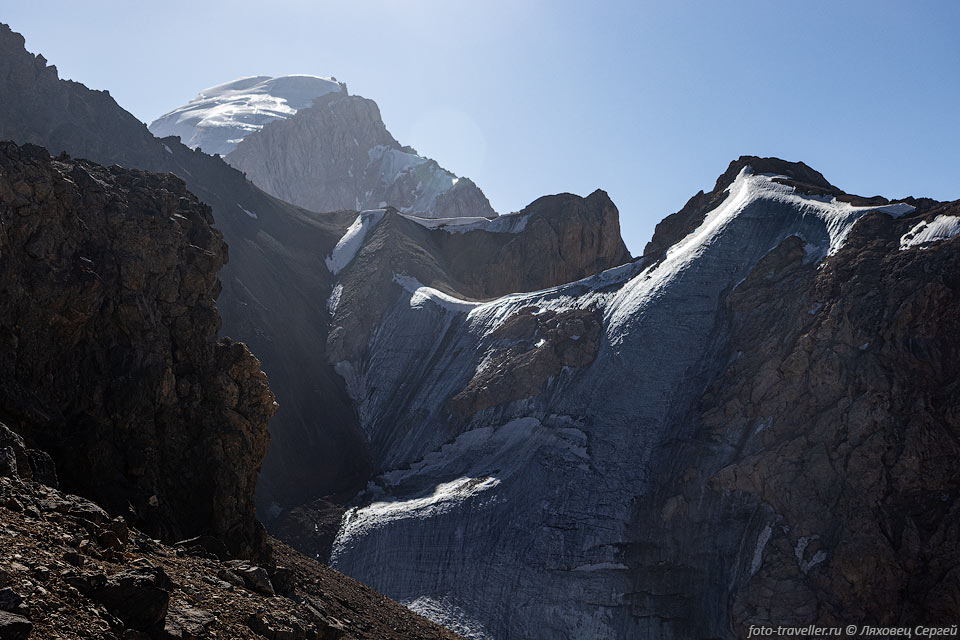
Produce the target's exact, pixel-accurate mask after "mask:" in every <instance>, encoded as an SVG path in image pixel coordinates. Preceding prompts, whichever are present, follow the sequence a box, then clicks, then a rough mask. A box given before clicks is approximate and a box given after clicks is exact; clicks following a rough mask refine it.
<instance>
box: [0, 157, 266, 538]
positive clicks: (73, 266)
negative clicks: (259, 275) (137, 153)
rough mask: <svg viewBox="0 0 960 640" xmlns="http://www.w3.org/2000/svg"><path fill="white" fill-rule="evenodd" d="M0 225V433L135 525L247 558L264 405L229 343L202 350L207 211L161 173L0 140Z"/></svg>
mask: <svg viewBox="0 0 960 640" xmlns="http://www.w3.org/2000/svg"><path fill="white" fill-rule="evenodd" d="M0 220H2V232H0V371H2V376H0V415H2V418H3V420H4V422H6V423H7V424H8V425H9V426H10V427H12V428H14V429H15V430H16V431H17V432H19V433H20V434H21V435H23V436H24V437H25V438H27V440H28V441H30V442H31V443H34V444H35V445H37V446H39V447H40V448H42V449H44V450H46V451H48V452H49V453H50V454H51V455H52V456H53V458H54V460H55V462H56V465H57V471H58V473H59V476H60V481H61V483H62V484H63V486H64V487H66V488H69V489H70V490H71V491H73V492H76V493H81V494H83V495H86V496H90V497H93V498H95V499H96V500H98V501H99V502H101V503H102V504H104V505H105V506H107V507H108V508H109V509H111V510H112V511H115V512H116V513H122V514H124V515H127V516H129V517H131V518H132V519H133V520H134V521H136V522H137V523H139V525H140V526H141V527H143V528H144V529H145V530H147V531H149V532H151V533H153V534H155V535H156V534H159V535H162V536H164V537H166V538H176V539H179V538H184V537H187V536H189V535H195V534H199V533H205V534H211V535H214V536H217V537H219V538H222V539H223V540H224V541H225V542H226V543H227V544H228V545H229V546H230V547H231V550H232V551H233V552H235V553H241V554H245V555H251V554H255V553H257V552H258V551H259V549H260V546H261V529H260V528H259V525H258V524H257V523H256V520H255V517H254V507H253V498H254V489H255V485H256V478H257V473H258V472H259V468H260V462H261V460H262V459H263V456H264V454H265V452H266V448H267V443H268V436H267V430H266V425H267V420H268V419H269V418H270V416H271V415H273V413H274V411H275V408H276V405H275V403H274V398H273V394H272V393H271V392H270V390H269V387H268V386H267V381H266V376H265V375H264V374H263V372H262V371H261V370H260V363H259V362H258V361H257V359H256V358H255V357H253V356H252V355H251V354H250V352H249V351H248V350H247V348H246V346H244V345H243V344H241V343H231V342H230V341H222V342H217V340H216V337H217V332H218V330H219V327H220V321H219V318H218V316H217V310H216V306H215V301H216V296H217V294H218V293H219V291H220V283H219V281H218V279H217V272H218V270H219V269H220V266H221V265H222V264H223V263H224V262H225V260H226V257H227V251H226V246H225V245H224V243H223V241H222V238H221V235H220V233H219V232H218V231H216V230H215V229H213V228H212V226H211V224H212V218H211V216H210V209H209V208H208V207H207V206H206V205H203V204H202V203H200V202H199V201H198V200H197V199H196V197H194V196H193V195H191V194H190V193H189V192H187V190H186V187H185V186H184V184H183V182H182V181H180V180H179V179H177V178H175V177H173V176H170V175H166V176H159V175H155V174H150V173H146V172H142V171H135V170H128V169H122V168H120V167H116V166H114V167H110V168H104V167H100V166H98V165H95V164H93V163H91V162H87V161H82V160H70V159H67V158H65V157H64V158H61V159H57V160H53V159H51V158H50V157H49V155H48V154H47V152H46V151H45V150H44V149H42V148H39V147H35V146H32V145H26V146H24V147H18V146H16V145H14V144H12V143H3V144H2V145H0Z"/></svg>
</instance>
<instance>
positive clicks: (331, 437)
mask: <svg viewBox="0 0 960 640" xmlns="http://www.w3.org/2000/svg"><path fill="white" fill-rule="evenodd" d="M0 94H2V95H3V100H0V140H2V139H10V140H14V141H16V142H19V143H25V142H30V143H34V144H39V145H42V146H44V147H46V148H47V149H48V150H50V152H51V153H53V154H54V155H56V154H59V153H60V152H61V151H66V152H67V153H69V154H71V155H74V156H80V157H84V158H88V159H90V160H93V161H95V162H99V163H101V164H104V165H110V164H114V163H116V164H121V165H123V166H127V167H135V168H139V169H146V170H149V171H156V172H161V173H166V172H169V173H174V174H176V175H178V176H180V177H181V178H182V179H183V180H184V181H185V182H186V184H187V187H188V188H189V189H190V191H191V192H193V193H194V194H196V195H197V196H198V197H199V198H200V199H201V200H202V201H203V202H204V203H206V204H208V205H209V206H210V207H211V209H212V211H213V215H214V218H215V220H216V227H217V229H219V230H220V231H221V232H222V233H223V234H224V237H225V239H226V241H227V243H228V244H229V245H230V253H231V260H230V263H229V264H227V265H226V266H224V268H223V269H222V271H221V274H220V277H221V281H222V285H223V292H222V293H221V295H220V300H219V305H218V306H219V311H220V315H221V317H222V318H223V328H222V330H221V334H222V335H225V336H233V337H235V338H238V339H242V340H243V341H244V342H245V343H247V344H248V345H249V346H250V348H251V349H252V350H253V352H254V353H256V354H257V356H258V358H259V359H260V360H261V362H262V366H263V369H264V371H266V372H267V374H268V375H269V376H270V381H271V388H272V389H273V390H274V392H275V393H276V395H277V401H278V402H279V404H280V408H279V409H278V411H277V414H276V415H275V416H274V418H273V419H272V420H271V422H270V429H271V433H272V435H273V438H272V443H271V446H270V450H269V452H268V455H267V458H266V459H265V461H264V469H263V473H262V474H261V478H260V482H259V484H258V504H259V506H260V512H261V514H262V515H263V516H264V517H266V516H268V515H270V512H271V510H275V509H276V508H277V506H276V505H278V504H279V505H285V506H286V505H295V504H300V503H301V502H304V501H307V500H310V499H313V498H314V497H316V496H317V495H321V494H322V492H324V491H326V490H327V489H328V488H329V487H331V486H333V487H334V490H343V489H344V488H354V487H356V486H362V484H363V483H364V482H365V480H366V474H367V468H368V463H367V461H366V458H365V454H364V444H363V436H362V434H361V433H360V431H359V427H358V425H357V419H356V416H355V413H354V411H353V410H352V408H351V407H350V403H349V399H348V398H347V397H346V393H345V391H344V386H343V382H342V380H341V379H340V377H339V376H338V375H337V374H336V373H335V372H334V371H333V368H332V367H331V366H330V365H329V364H328V363H327V361H326V359H325V358H323V357H318V356H317V354H322V353H323V350H324V348H325V344H326V338H327V324H328V323H327V319H326V318H327V312H326V309H325V299H326V297H327V295H328V294H329V290H330V286H331V276H330V273H329V272H328V271H327V269H326V268H325V267H324V266H323V256H324V255H327V254H328V253H329V252H330V251H331V250H332V249H333V246H334V245H335V244H336V242H337V239H338V238H339V237H340V236H341V235H342V234H343V231H344V229H345V228H346V227H347V226H349V224H350V222H351V221H352V220H353V216H352V215H349V214H347V215H342V216H337V215H329V216H316V215H313V214H310V213H308V212H305V211H303V210H302V209H299V208H297V207H295V206H293V205H290V204H287V203H285V202H282V201H279V200H277V199H275V198H272V197H270V196H268V195H267V194H265V193H263V192H262V191H261V190H259V189H258V188H256V187H255V186H253V185H252V184H251V183H250V182H249V181H247V180H245V179H244V178H243V175H242V174H241V173H240V172H238V171H237V170H235V169H233V168H231V167H230V166H228V165H227V164H226V163H224V162H223V161H222V160H220V159H218V158H213V157H211V156H208V155H206V154H204V153H200V152H196V151H193V150H191V149H189V148H187V147H186V146H184V145H183V144H181V143H180V142H179V141H177V139H176V138H166V139H164V140H159V139H157V138H154V137H153V136H152V135H151V134H150V132H149V131H148V130H147V128H146V127H145V126H144V125H143V123H141V122H139V121H138V120H137V119H136V118H134V117H133V116H131V115H130V114H129V113H127V112H126V111H124V110H123V109H122V108H120V106H118V105H117V104H116V102H115V101H114V100H113V99H112V98H111V97H110V96H109V94H107V93H106V92H99V91H91V90H90V89H87V88H86V87H85V86H83V85H82V84H79V83H77V82H71V81H65V80H60V79H59V78H58V77H57V71H56V68H55V67H52V66H48V65H47V62H46V60H45V59H44V58H43V57H42V56H34V55H32V54H30V53H28V52H27V51H26V50H25V49H24V40H23V37H22V36H21V35H20V34H17V33H14V32H12V31H11V30H10V28H9V27H7V26H6V25H0ZM321 487H322V489H321Z"/></svg>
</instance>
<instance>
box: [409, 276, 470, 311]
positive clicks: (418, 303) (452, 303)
mask: <svg viewBox="0 0 960 640" xmlns="http://www.w3.org/2000/svg"><path fill="white" fill-rule="evenodd" d="M393 281H394V282H396V283H397V284H399V285H400V286H401V287H403V288H404V289H406V290H407V291H409V292H410V293H412V294H413V296H412V297H411V298H410V306H411V307H422V306H423V305H425V304H427V303H432V304H435V305H438V306H440V307H443V308H444V309H448V310H450V311H456V312H458V313H463V312H469V311H472V310H473V309H475V308H477V307H479V306H480V305H481V304H482V303H480V302H469V301H467V300H461V299H460V298H454V297H453V296H451V295H447V294H446V293H443V292H442V291H438V290H436V289H434V288H432V287H425V286H424V285H423V284H421V282H420V281H419V280H417V279H416V278H413V277H411V276H402V275H395V276H393Z"/></svg>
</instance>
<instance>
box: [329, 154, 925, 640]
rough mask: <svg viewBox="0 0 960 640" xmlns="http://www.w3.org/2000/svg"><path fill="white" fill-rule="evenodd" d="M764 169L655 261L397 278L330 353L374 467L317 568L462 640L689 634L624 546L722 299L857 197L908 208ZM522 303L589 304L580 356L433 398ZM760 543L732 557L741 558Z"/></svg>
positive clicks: (848, 213) (838, 220)
mask: <svg viewBox="0 0 960 640" xmlns="http://www.w3.org/2000/svg"><path fill="white" fill-rule="evenodd" d="M777 178H778V176H774V175H754V174H753V173H752V172H751V171H750V170H749V168H744V169H743V170H742V171H741V172H740V173H739V175H738V176H737V177H736V179H735V180H734V181H733V183H732V184H730V185H729V189H728V192H729V193H728V195H727V196H726V198H725V200H723V202H722V203H721V204H720V205H719V206H718V207H716V208H715V209H714V210H713V211H711V212H709V213H708V214H707V215H706V217H705V219H704V220H703V222H702V223H701V224H700V225H699V227H698V228H697V229H696V230H694V231H693V232H692V233H690V234H689V235H687V236H686V237H685V238H684V239H683V240H681V241H680V242H678V243H676V244H675V245H674V246H673V247H671V248H670V250H669V251H668V252H667V253H666V256H665V257H664V258H663V259H662V260H661V261H659V262H657V263H654V264H649V265H647V264H643V262H642V261H638V262H634V263H632V264H627V265H624V266H621V267H618V268H616V269H612V270H609V271H606V272H602V273H599V274H597V275H595V276H592V277H589V278H586V279H584V280H580V281H577V282H573V283H569V284H565V285H560V286H557V287H553V288H551V289H547V290H543V291H537V292H532V293H523V294H512V295H507V296H504V297H501V298H497V299H495V300H490V301H486V302H478V301H469V300H458V299H456V298H455V297H453V296H451V295H449V294H443V293H441V292H439V291H436V290H435V289H431V288H429V287H424V286H423V285H422V284H420V283H419V282H417V281H415V280H413V279H411V278H409V277H408V276H406V275H405V274H402V273H398V274H396V276H395V279H394V282H395V283H396V284H397V285H398V286H397V296H398V297H397V300H396V302H395V303H394V304H393V306H392V307H391V308H390V309H389V311H388V312H387V314H386V315H385V316H384V318H383V321H382V322H381V323H380V324H379V325H378V326H377V327H376V329H375V330H374V331H373V332H372V334H371V335H370V340H369V344H368V347H367V351H366V353H365V354H364V355H363V357H362V358H360V359H359V360H357V361H350V362H346V361H344V362H339V363H337V364H336V368H337V371H339V372H340V373H341V374H342V375H344V377H345V379H346V380H347V387H348V390H349V392H350V394H351V396H352V397H353V399H354V401H355V403H356V406H357V408H358V413H359V416H360V421H361V426H362V428H363V430H364V432H365V433H366V436H367V439H368V441H369V446H370V452H371V456H372V458H373V460H374V464H375V465H376V466H377V468H379V469H380V470H381V472H380V473H379V475H377V476H376V477H375V478H374V479H373V480H372V481H371V482H370V483H369V484H368V486H367V488H366V490H365V491H363V492H362V493H361V494H360V495H359V496H358V497H357V498H356V499H355V500H354V502H353V504H352V506H351V508H350V509H349V510H348V511H347V512H346V514H345V515H344V517H343V520H342V522H341V526H340V529H339V532H338V534H337V537H336V540H335V542H334V546H333V551H332V554H331V563H332V566H334V567H335V568H337V569H339V570H340V571H343V572H344V573H346V574H348V575H350V576H352V577H354V578H357V579H359V580H361V581H363V582H365V583H367V584H369V585H371V586H372V587H374V588H375V589H377V590H379V591H381V592H383V593H385V594H387V595H389V596H391V597H393V598H395V599H397V600H399V601H401V602H405V603H408V604H410V605H411V606H413V607H414V608H415V609H416V610H418V611H420V612H421V613H424V614H425V615H428V616H430V617H432V618H434V619H435V620H438V621H440V622H442V623H443V624H446V625H448V626H450V627H451V628H454V629H458V630H461V632H462V633H464V635H466V636H467V637H470V638H478V639H479V638H498V639H501V640H502V639H507V638H600V637H646V636H656V637H666V638H674V637H677V638H679V637H684V633H685V631H683V629H684V628H685V627H683V624H685V623H684V622H683V617H684V616H682V615H678V614H676V612H675V610H674V609H670V610H668V609H667V607H668V605H665V604H662V602H661V601H659V600H657V596H656V594H650V593H646V592H644V591H643V590H642V589H641V590H638V587H637V584H636V578H635V576H636V575H637V572H638V571H642V570H643V567H637V566H635V565H634V560H633V559H632V558H633V557H635V556H632V555H631V552H630V549H631V546H632V545H633V546H635V545H637V544H642V543H643V535H644V528H645V524H644V522H642V521H640V522H638V521H637V519H636V516H637V513H638V508H639V506H638V505H642V504H643V502H644V500H645V499H648V496H649V494H650V492H651V490H652V487H653V480H654V478H653V477H652V476H651V474H652V473H653V470H654V469H656V468H659V467H660V465H661V464H662V463H663V460H662V459H661V458H660V457H661V456H663V455H665V454H664V452H665V451H667V452H668V451H670V447H671V446H672V445H671V443H672V442H673V439H674V438H675V434H677V433H679V432H682V431H683V427H684V424H685V421H687V420H689V419H690V417H689V415H687V414H685V413H684V412H683V410H681V409H678V408H681V407H689V406H691V403H692V402H693V401H694V400H695V399H696V398H697V397H699V395H700V394H701V393H702V391H703V385H704V382H703V381H704V379H705V378H706V377H707V374H708V373H709V372H711V371H716V370H717V369H718V368H719V367H720V366H721V365H722V364H723V363H721V362H719V361H718V354H719V353H720V352H721V349H722V346H723V345H724V344H725V341H726V336H725V333H724V324H723V322H722V321H721V311H722V310H721V307H722V300H723V298H724V296H725V295H726V294H728V293H729V292H730V291H731V290H732V289H733V288H735V287H736V286H737V285H738V284H739V283H740V282H742V281H743V279H744V278H746V276H747V275H748V274H749V273H750V271H751V270H752V269H753V268H754V267H755V266H756V265H757V264H758V262H759V261H760V260H761V259H762V258H763V257H764V256H765V255H766V254H767V253H769V252H770V251H772V250H773V249H775V248H776V247H777V246H778V245H779V244H780V243H781V242H783V241H784V240H786V239H787V238H790V237H791V236H798V237H800V238H801V239H802V240H803V241H804V242H805V243H806V245H807V247H808V251H807V253H808V254H809V256H810V259H811V260H814V259H817V260H819V259H821V258H823V257H824V256H826V255H829V254H831V253H833V252H835V251H837V250H838V248H839V247H841V246H842V244H843V242H844V239H845V238H846V236H847V234H848V233H849V231H850V229H851V228H852V226H853V225H854V224H855V223H856V222H857V220H859V219H860V218H861V217H862V216H863V215H865V214H867V213H868V212H878V211H879V212H881V213H886V214H888V215H892V216H900V215H904V214H906V213H908V212H910V211H912V210H913V208H912V207H911V206H910V205H906V204H894V205H884V206H880V207H857V206H853V205H852V204H850V203H847V202H841V201H838V200H836V199H835V198H832V197H823V196H810V195H804V194H800V193H797V192H796V191H795V189H794V188H793V187H791V186H788V185H786V184H782V183H781V182H780V181H778V179H777ZM530 309H534V313H543V312H546V311H554V312H564V311H570V310H577V309H580V310H585V309H594V310H597V311H598V312H599V314H600V315H601V317H602V325H603V332H602V337H601V340H600V342H599V347H598V352H597V354H596V357H595V359H594V360H593V361H592V362H591V363H590V364H588V365H586V366H583V367H564V368H563V369H562V370H561V371H560V372H559V373H557V374H556V375H554V376H552V377H551V378H550V379H549V380H548V382H547V384H546V387H545V388H544V389H542V390H534V391H532V392H531V394H530V395H529V396H528V397H524V398H522V399H519V400H516V401H513V402H509V403H505V404H501V405H499V406H495V407H491V408H486V409H483V410H481V411H479V412H476V413H474V414H472V415H468V416H466V417H459V418H458V417H456V416H454V415H453V414H452V413H451V410H450V408H449V405H448V399H449V398H451V397H453V396H454V395H455V394H457V393H458V392H460V391H461V390H462V389H464V388H465V385H466V384H467V383H468V381H470V380H471V379H472V378H473V377H474V376H475V375H476V374H477V372H478V371H481V370H482V369H483V368H484V367H488V366H495V365H496V363H495V362H494V361H493V359H492V357H491V354H492V353H493V350H494V349H495V348H496V346H497V344H498V340H500V339H501V338H498V337H497V334H496V332H497V330H498V329H500V328H501V327H503V326H504V325H505V323H506V322H508V320H510V319H511V318H513V317H515V316H516V315H517V314H518V313H521V312H522V311H523V310H530ZM577 337H578V338H579V336H577ZM542 346H543V340H542V339H541V341H539V342H538V343H537V344H536V345H534V346H532V347H531V348H541V347H542ZM769 524H770V523H767V525H769ZM767 525H764V526H755V525H754V526H751V527H745V528H744V531H743V532H741V535H742V537H743V539H744V541H743V543H742V546H746V547H747V548H762V546H763V544H764V540H763V539H762V538H763V535H764V534H763V532H764V531H765V530H766V528H765V527H766V526H767ZM768 535H769V534H768ZM690 555H691V557H697V556H696V554H690ZM741 555H742V556H743V557H741ZM756 557H757V556H756V553H749V554H738V555H735V556H731V559H730V561H731V562H735V563H738V564H739V565H741V566H742V569H743V571H749V570H751V569H753V566H752V565H753V564H755V563H756V559H755V558H756ZM663 562H666V563H668V564H669V562H670V558H664V559H663ZM696 562H701V563H702V564H701V565H696V566H694V567H692V568H689V567H687V568H686V569H685V570H686V571H688V572H689V574H690V575H689V576H687V577H684V578H683V579H685V580H690V581H692V582H697V581H699V582H707V581H709V580H711V579H715V578H711V576H712V575H713V574H712V573H710V572H711V571H715V569H714V568H713V567H712V565H710V566H708V564H707V563H708V562H712V561H708V560H697V561H696ZM647 569H648V570H651V571H652V570H656V568H655V567H654V568H647ZM697 572H700V573H697ZM711 593H712V595H713V596H714V597H716V598H724V597H725V594H726V591H724V590H723V589H714V590H713V591H712V592H711ZM691 599H693V600H695V599H696V598H691ZM684 601H685V600H684V599H681V600H680V602H684ZM670 602H671V604H670V605H669V607H674V608H675V607H676V606H677V604H676V603H677V602H678V600H677V598H676V597H674V598H672V599H671V600H670ZM725 606H726V605H725V602H722V603H721V602H703V603H696V604H694V605H688V610H687V613H686V615H688V616H695V615H696V614H697V612H698V611H701V610H706V609H709V610H711V611H714V610H715V611H719V612H723V611H725V610H726V609H725ZM638 611H643V615H640V614H638V613H637V612H638ZM726 615H727V614H725V613H721V614H719V615H716V616H711V621H704V622H702V624H704V625H708V626H709V625H713V626H710V627H709V629H707V631H706V632H709V633H712V634H714V636H715V637H721V636H725V635H726V633H727V630H726V627H724V624H725V623H726ZM714 636H711V637H714Z"/></svg>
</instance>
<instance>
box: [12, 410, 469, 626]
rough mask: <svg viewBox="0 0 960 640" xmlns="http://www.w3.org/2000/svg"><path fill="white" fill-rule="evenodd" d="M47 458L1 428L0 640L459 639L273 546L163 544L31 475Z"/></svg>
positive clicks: (212, 541)
mask: <svg viewBox="0 0 960 640" xmlns="http://www.w3.org/2000/svg"><path fill="white" fill-rule="evenodd" d="M46 459H47V458H45V457H44V456H43V454H41V453H40V452H38V451H36V450H30V449H27V448H26V447H25V445H24V443H23V440H22V439H21V438H20V437H19V436H17V435H16V434H14V433H13V432H11V431H10V430H9V429H7V428H6V427H5V426H3V425H0V545H2V551H3V553H2V554H0V639H3V640H23V639H25V638H51V639H52V638H64V639H66V638H70V639H75V638H96V639H101V640H112V639H119V638H123V639H124V640H137V639H146V638H154V639H160V638H163V639H174V638H176V639H178V640H186V639H194V638H268V639H271V640H281V639H282V640H321V639H322V640H332V639H334V638H344V639H346V638H376V639H387V638H396V639H401V638H423V639H437V640H439V639H441V638H449V639H455V638H457V637H458V636H456V634H454V633H452V632H450V631H447V630H446V629H443V628H441V627H439V626H437V625H435V624H433V623H431V622H429V621H428V620H426V619H424V618H421V617H419V616H416V615H414V614H413V613H411V612H410V611H409V610H408V609H406V608H404V607H402V606H400V605H399V604H397V603H396V602H393V601H392V600H390V599H388V598H386V597H384V596H382V595H380V594H378V593H376V592H375V591H373V590H372V589H370V588H368V587H365V586H364V585H362V584H360V583H358V582H356V581H354V580H351V579H350V578H347V577H346V576H343V575H342V574H340V573H338V572H336V571H333V570H332V569H329V568H327V567H324V566H321V565H319V564H317V563H315V562H313V561H311V560H309V559H307V558H305V557H303V556H301V555H299V554H298V553H297V552H295V551H293V550H292V549H290V548H289V547H286V546H285V545H283V544H281V543H279V542H277V541H275V540H270V541H268V546H269V548H270V551H271V553H270V555H271V556H272V559H271V560H268V561H265V562H260V563H259V564H254V563H251V562H249V561H244V560H231V559H230V554H229V552H228V550H227V549H226V547H225V546H224V545H223V543H222V542H220V541H218V540H217V539H216V538H213V537H210V536H198V537H195V538H192V539H189V540H185V541H182V542H178V543H176V544H170V545H167V544H162V543H161V542H160V541H159V540H155V539H152V538H151V537H150V536H148V535H146V534H145V533H143V532H142V531H139V530H137V529H135V528H132V527H129V526H128V525H127V523H126V522H125V521H124V519H123V518H119V517H111V516H110V514H108V513H107V512H106V511H104V510H103V509H102V508H100V507H99V506H98V505H96V504H95V503H93V502H90V501H89V500H86V499H84V498H81V497H78V496H75V495H70V494H68V493H63V492H61V491H59V490H57V489H56V488H54V487H51V486H47V485H45V484H41V483H39V482H35V481H33V480H30V479H29V478H32V477H41V476H43V474H44V473H49V468H48V467H44V466H43V461H44V460H46ZM38 461H39V462H38ZM18 462H19V463H20V464H18ZM43 477H45V479H46V480H47V481H48V482H54V483H55V482H56V480H55V477H51V476H49V475H47V476H43Z"/></svg>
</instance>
